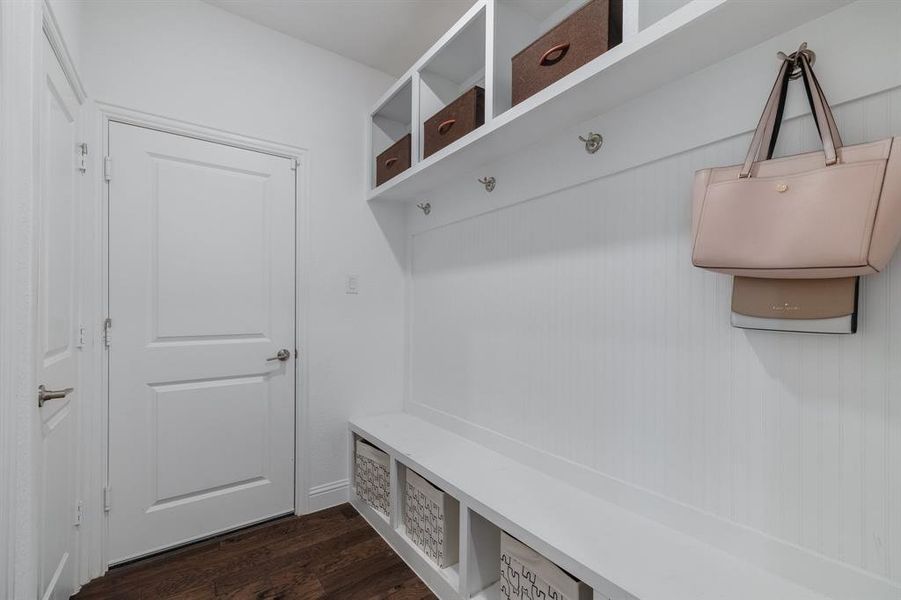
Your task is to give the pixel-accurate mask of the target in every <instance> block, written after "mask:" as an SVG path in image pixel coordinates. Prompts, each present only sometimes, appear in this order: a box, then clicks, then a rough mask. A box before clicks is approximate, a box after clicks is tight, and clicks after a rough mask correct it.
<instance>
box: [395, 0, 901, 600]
mask: <svg viewBox="0 0 901 600" xmlns="http://www.w3.org/2000/svg"><path fill="white" fill-rule="evenodd" d="M803 40H807V41H809V42H810V44H811V47H812V48H813V49H814V50H815V51H816V52H817V54H818V56H819V62H818V63H817V65H816V67H815V68H816V70H817V72H818V73H819V74H820V76H821V80H822V82H823V84H824V86H825V89H826V93H827V95H828V96H829V97H830V99H832V100H833V101H835V102H841V103H842V104H841V106H839V107H838V108H837V113H836V115H837V119H838V122H839V126H840V128H841V131H842V134H843V137H844V139H845V142H846V143H851V144H853V143H858V142H863V141H867V140H875V139H880V138H884V137H887V136H890V135H901V88H899V87H898V86H899V85H901V66H899V58H898V57H899V54H901V5H899V4H897V3H893V2H866V3H858V4H856V5H852V6H850V7H847V8H845V9H842V10H840V11H838V12H836V13H833V14H831V15H827V16H826V17H824V18H823V19H820V20H818V21H816V22H813V23H810V24H808V25H805V26H804V27H802V28H800V29H799V30H797V31H794V32H790V33H789V34H786V35H784V36H781V37H780V38H779V39H776V40H772V41H770V42H767V43H765V44H762V45H761V46H760V47H758V48H755V49H752V50H749V51H747V52H745V53H743V54H741V55H738V56H735V57H732V58H729V59H727V60H724V61H723V62H722V63H720V64H718V65H714V66H713V67H711V68H709V69H706V70H704V71H702V72H699V73H697V74H695V75H693V76H691V77H689V78H687V79H686V80H683V81H680V82H675V83H674V84H672V85H670V86H666V87H665V88H662V89H660V90H658V91H656V92H654V93H653V94H651V95H649V96H648V97H645V98H642V99H639V100H636V101H635V102H633V103H630V105H628V106H623V107H620V108H618V109H616V110H614V111H612V113H611V114H609V115H605V116H603V117H601V118H599V119H596V120H595V121H592V122H591V123H587V124H585V125H584V126H583V127H582V128H579V129H578V130H573V131H567V132H561V135H560V136H559V137H558V138H555V139H550V140H545V141H543V142H542V144H541V145H538V146H534V147H530V148H527V149H524V150H523V151H521V152H520V153H518V154H517V155H515V156H513V157H511V158H509V159H505V160H504V161H502V162H499V163H497V164H494V165H486V166H485V167H484V168H482V169H481V170H480V171H479V172H478V173H473V174H472V175H473V178H472V179H471V180H470V179H469V178H463V179H464V183H461V184H459V185H457V186H455V187H454V188H452V189H451V190H449V191H448V192H446V193H442V194H440V195H438V194H436V195H435V196H434V197H431V198H428V199H429V200H430V201H431V203H432V208H433V210H432V215H431V216H430V217H424V216H421V215H415V216H414V217H411V230H410V231H411V235H412V241H411V252H412V274H411V283H410V298H411V312H410V315H409V326H410V327H411V328H412V334H411V347H410V369H409V381H410V388H409V390H408V394H409V399H408V402H407V408H408V410H410V411H411V412H413V413H415V414H418V415H422V416H425V417H427V418H429V419H431V420H433V421H435V422H437V423H439V424H442V425H444V426H447V427H449V428H451V429H454V430H457V431H459V432H461V433H464V434H466V435H468V436H471V437H474V438H476V439H478V440H480V441H482V442H483V443H486V444H488V445H490V446H493V447H495V448H498V449H501V450H502V451H505V452H508V453H510V454H512V455H513V456H515V457H517V458H519V459H521V460H524V461H526V462H529V463H531V464H534V465H538V466H540V467H542V468H545V469H549V470H553V472H555V473H556V474H558V475H559V476H561V477H564V478H567V479H570V480H572V481H574V482H576V483H578V484H579V485H582V486H584V487H586V488H588V489H591V490H593V491H595V492H597V493H598V494H601V495H604V496H606V497H609V498H611V499H613V500H615V501H618V502H622V503H623V504H625V505H627V506H629V507H630V508H633V509H635V510H638V511H640V512H643V513H645V514H648V515H650V516H652V517H653V518H656V519H659V520H662V521H664V522H666V523H669V524H671V525H673V526H675V527H678V528H680V529H682V530H687V531H690V532H691V533H693V534H695V535H698V536H699V537H701V538H703V539H707V540H709V541H712V542H713V543H717V544H719V545H721V546H723V547H725V548H727V549H729V550H732V551H734V552H737V553H739V554H743V555H746V556H748V557H749V558H751V559H752V560H755V561H756V562H758V563H760V564H765V565H767V566H769V567H771V568H774V569H775V570H777V571H780V570H781V571H783V572H786V573H787V574H789V575H790V576H792V577H801V578H806V579H807V580H808V583H809V584H811V585H813V586H814V587H818V588H819V589H822V590H823V591H825V592H827V593H830V594H836V597H842V598H854V599H860V598H877V597H878V598H882V597H891V598H897V597H899V596H901V345H899V343H898V342H897V340H899V339H901V264H899V261H898V260H895V261H894V262H893V263H892V265H891V268H890V269H888V271H887V272H886V273H883V274H880V275H877V276H873V277H869V278H866V279H865V280H864V283H863V286H862V291H861V313H860V314H861V320H860V329H859V332H858V333H857V334H856V335H854V336H845V337H841V336H815V335H798V334H781V333H766V332H754V331H744V330H738V329H733V328H731V327H730V326H729V300H730V293H731V283H730V278H729V277H727V276H724V275H718V274H714V273H709V272H705V271H701V270H698V269H694V268H693V267H692V266H691V263H690V254H691V252H690V241H689V227H690V218H691V217H690V195H689V190H690V184H691V178H692V174H693V172H694V170H696V169H699V168H702V167H707V166H715V165H726V164H734V163H736V162H741V160H743V159H744V155H745V152H746V150H747V144H748V143H749V141H750V134H749V131H750V129H752V128H753V127H754V125H755V124H756V121H757V118H758V117H759V114H760V110H761V108H762V106H763V103H764V100H765V97H766V95H767V93H768V92H769V90H770V86H771V85H772V79H773V78H774V77H775V74H776V70H777V68H778V64H777V61H776V60H775V52H776V50H777V49H783V50H786V51H790V50H792V49H794V48H796V47H797V45H798V44H799V43H800V42H801V41H803ZM875 49H878V52H874V50H875ZM866 57H869V58H866ZM872 61H875V63H874V62H872ZM799 86H800V83H797V84H795V85H794V86H793V88H794V89H793V90H792V94H793V96H794V98H793V99H792V102H791V103H790V106H789V108H788V114H789V115H797V114H799V112H800V111H801V110H802V109H803V108H804V105H803V103H801V102H800V101H799V100H800V97H801V96H802V94H801V93H800V92H799V89H798V88H799ZM589 129H593V130H594V131H600V132H601V133H603V134H604V136H605V140H606V141H605V145H604V147H603V148H602V150H601V151H600V152H599V153H598V154H596V155H594V156H589V155H587V154H585V152H584V150H582V147H581V145H580V144H579V142H577V140H576V135H577V134H578V133H585V132H587V131H588V130H589ZM817 141H818V138H817V136H816V130H815V128H814V126H813V123H812V120H811V119H809V118H806V117H805V118H804V119H795V120H793V121H791V122H790V123H789V124H787V126H786V127H785V129H784V130H783V133H782V136H781V141H780V147H779V152H780V153H795V152H798V151H801V150H808V149H813V148H815V147H816V146H817ZM485 174H488V175H495V176H496V177H497V189H496V191H495V192H494V193H493V194H492V195H486V194H485V192H484V190H482V189H481V188H480V187H479V186H478V185H477V184H476V183H475V182H474V181H475V176H476V175H485ZM602 542H603V541H602V540H599V543H602Z"/></svg>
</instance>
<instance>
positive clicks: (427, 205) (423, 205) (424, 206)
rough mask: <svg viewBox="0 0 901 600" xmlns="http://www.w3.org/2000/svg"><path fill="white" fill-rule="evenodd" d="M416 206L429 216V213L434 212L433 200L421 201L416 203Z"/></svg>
mask: <svg viewBox="0 0 901 600" xmlns="http://www.w3.org/2000/svg"><path fill="white" fill-rule="evenodd" d="M416 208H418V209H419V210H421V211H422V214H424V215H426V216H428V215H429V213H431V212H432V203H431V202H420V203H419V204H417V205H416Z"/></svg>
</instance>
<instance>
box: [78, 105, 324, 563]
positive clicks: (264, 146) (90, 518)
mask: <svg viewBox="0 0 901 600" xmlns="http://www.w3.org/2000/svg"><path fill="white" fill-rule="evenodd" d="M94 106H95V108H94V112H95V114H96V117H97V120H96V122H97V130H96V135H97V138H95V139H96V140H97V141H99V143H98V144H96V146H95V147H97V148H101V151H99V152H96V153H94V154H93V156H90V155H89V158H90V159H91V172H93V173H94V175H93V178H92V179H93V181H95V182H96V184H97V185H98V186H100V189H99V190H98V191H97V193H94V194H92V195H91V199H92V200H91V202H88V203H86V204H90V205H91V206H86V207H85V208H86V210H89V211H90V213H91V216H92V220H91V224H90V225H89V227H88V235H90V236H91V239H92V244H93V252H92V255H93V256H94V257H95V258H96V261H95V262H94V265H95V266H96V273H95V274H94V276H93V277H92V278H91V281H89V282H86V284H85V285H86V287H90V288H91V289H92V290H93V292H92V296H93V297H92V298H90V299H86V300H87V301H86V302H85V306H86V307H91V308H92V310H91V313H92V314H90V315H86V317H87V318H88V319H89V326H92V327H93V331H95V332H97V334H98V335H97V337H96V339H97V340H98V343H96V344H94V352H93V353H92V354H93V356H94V361H93V364H92V365H89V366H88V368H89V369H90V372H89V373H86V374H85V375H86V380H88V379H89V380H91V381H92V390H96V391H95V392H93V393H91V394H90V399H89V400H88V399H87V398H85V403H86V404H87V403H92V404H93V406H91V407H89V408H87V409H86V410H85V413H86V415H87V416H86V418H85V424H84V427H83V429H82V435H83V436H84V443H85V448H86V449H87V456H86V458H85V461H84V464H85V471H84V473H83V474H82V481H83V482H84V483H85V484H86V486H87V487H86V491H85V496H86V497H85V498H84V502H85V506H86V507H88V510H89V511H90V512H93V513H94V514H93V515H86V521H87V522H88V523H94V524H96V528H95V531H94V535H93V537H92V539H91V540H90V541H86V544H85V546H89V547H86V548H85V556H83V559H82V562H85V561H89V562H90V564H91V568H89V569H88V573H86V574H85V573H83V576H84V575H87V576H86V577H85V579H88V578H92V577H96V576H98V575H101V574H103V573H104V572H106V570H107V567H108V563H109V554H108V533H109V528H108V520H107V514H106V513H105V512H104V510H103V504H104V498H103V489H104V487H105V486H106V485H107V475H108V473H109V466H108V448H109V430H108V423H109V411H108V409H109V403H108V401H109V371H108V364H109V362H108V355H107V353H106V352H107V351H106V348H105V346H104V344H103V342H102V338H101V336H100V332H101V331H102V329H103V322H104V320H105V319H106V316H107V315H108V314H109V312H108V311H109V306H108V300H109V295H108V289H107V287H108V285H107V283H108V274H109V265H108V250H109V248H108V245H107V242H108V239H109V238H108V231H109V223H108V214H109V213H108V207H109V186H108V185H105V181H104V172H103V168H104V160H103V157H105V156H107V155H108V152H109V147H108V142H109V125H110V123H111V122H117V123H127V124H130V125H137V126H140V127H145V128H149V129H155V130H158V131H164V132H167V133H173V134H177V135H183V136H187V137H192V138H195V139H199V140H204V141H209V142H215V143H218V144H225V145H227V146H234V147H237V148H243V149H246V150H253V151H256V152H263V153H266V154H272V155H275V156H280V157H284V158H288V159H293V160H294V161H295V165H297V169H296V171H295V177H296V187H295V190H296V191H295V203H296V215H297V220H296V223H295V323H296V325H295V327H296V331H295V335H296V339H297V348H298V351H299V359H298V360H297V361H295V382H296V385H295V395H294V398H295V436H294V465H295V466H294V468H295V473H294V513H295V514H297V515H301V514H304V513H305V512H306V511H307V508H308V505H309V498H308V494H309V484H308V482H309V472H310V464H309V460H310V453H309V451H308V445H309V435H308V432H307V427H306V425H307V423H308V418H307V415H308V390H307V381H308V376H307V375H308V372H307V361H306V360H305V358H306V356H308V354H309V345H308V337H307V326H306V313H307V310H306V307H307V306H309V303H308V298H309V285H308V284H309V278H308V273H309V269H308V268H307V265H308V261H309V257H310V252H309V240H310V236H309V223H310V218H309V201H308V199H309V177H310V173H309V162H310V161H309V157H310V151H309V150H308V149H306V148H301V147H298V146H291V145H287V144H281V143H278V142H271V141H268V140H261V139H258V138H252V137H248V136H244V135H241V134H238V133H233V132H230V131H224V130H221V129H215V128H211V127H205V126H203V125H198V124H195V123H189V122H185V121H179V120H175V119H169V118H166V117H161V116H158V115H153V114H149V113H145V112H141V111H137V110H132V109H129V108H124V107H121V106H116V105H113V104H108V103H104V102H95V103H94ZM112 176H113V177H115V157H113V164H112ZM115 336H116V329H115V323H113V328H112V340H113V341H112V343H113V346H115ZM111 501H112V503H113V505H114V506H115V492H113V494H112V498H111ZM113 510H115V508H114V509H113ZM85 533H87V532H86V531H82V535H84V534H85Z"/></svg>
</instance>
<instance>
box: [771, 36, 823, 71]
mask: <svg viewBox="0 0 901 600" xmlns="http://www.w3.org/2000/svg"><path fill="white" fill-rule="evenodd" d="M802 54H803V55H804V57H805V58H807V62H808V63H809V64H810V66H811V67H812V66H813V65H814V64H816V62H817V54H816V52H814V51H813V50H811V49H810V48H808V47H807V42H801V45H800V46H798V49H797V50H795V51H794V52H792V53H791V54H786V53H785V52H777V53H776V56H777V57H778V58H779V60H786V61H789V62H791V63H792V68H793V71H792V74H791V75H789V78H790V79H797V78H798V77H800V76H801V67H799V66H798V57H799V56H800V55H802Z"/></svg>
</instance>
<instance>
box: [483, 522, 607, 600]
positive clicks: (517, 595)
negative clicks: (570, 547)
mask: <svg viewBox="0 0 901 600" xmlns="http://www.w3.org/2000/svg"><path fill="white" fill-rule="evenodd" d="M500 588H501V598H502V599H503V600H533V599H534V598H547V600H591V596H592V590H591V588H590V587H588V586H587V585H586V584H584V583H582V582H581V581H579V580H578V579H576V578H574V577H573V576H572V575H570V574H569V573H567V572H566V571H564V570H563V569H561V568H560V567H558V566H557V565H555V564H554V563H552V562H551V561H549V560H548V559H546V558H545V557H543V556H542V555H540V554H538V553H537V552H535V551H534V550H532V549H531V548H529V547H528V546H526V545H525V544H523V543H522V542H520V541H519V540H517V539H515V538H512V537H510V536H509V535H507V534H506V533H505V532H503V531H502V532H501V585H500Z"/></svg>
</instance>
